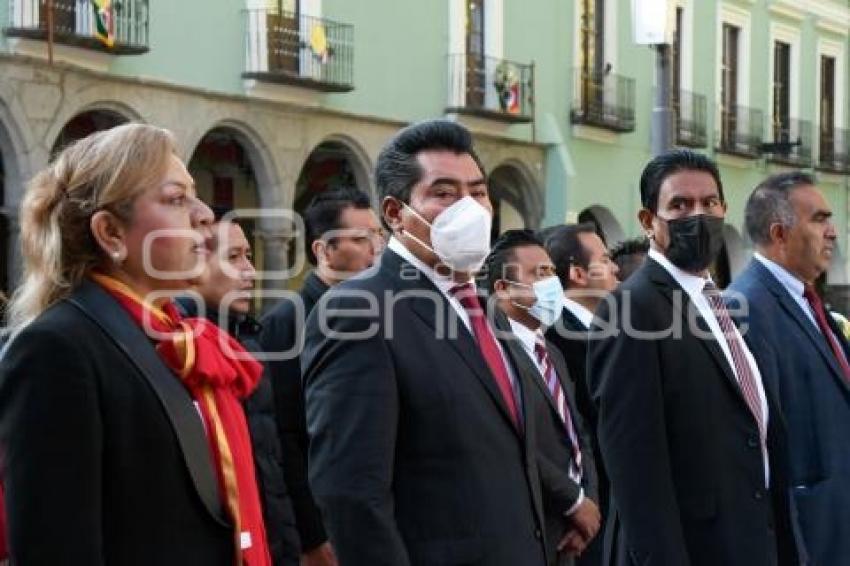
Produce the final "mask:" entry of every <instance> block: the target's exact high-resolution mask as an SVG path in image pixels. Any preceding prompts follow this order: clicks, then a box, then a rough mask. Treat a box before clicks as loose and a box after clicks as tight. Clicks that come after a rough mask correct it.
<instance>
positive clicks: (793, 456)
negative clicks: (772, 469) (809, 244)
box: [730, 260, 850, 566]
mask: <svg viewBox="0 0 850 566" xmlns="http://www.w3.org/2000/svg"><path fill="white" fill-rule="evenodd" d="M730 291H732V292H733V294H732V295H731V298H732V299H733V300H736V297H735V295H734V294H735V293H739V294H740V295H739V297H737V298H741V296H742V297H743V298H745V299H746V301H747V304H748V309H749V311H748V312H749V316H748V317H746V318H744V319H743V323H744V324H747V325H748V330H747V333H746V334H745V336H746V339H747V341H748V342H749V343H751V344H752V348H753V351H754V353H756V354H757V359H758V360H759V366H760V367H761V370H762V374H763V375H764V376H765V378H766V379H769V380H770V382H771V385H772V388H773V390H774V391H777V392H778V395H779V401H780V404H781V406H782V411H783V413H784V414H785V420H786V422H787V424H788V438H789V440H788V444H789V452H790V461H791V485H792V493H793V497H794V502H795V504H796V509H797V512H798V514H799V521H800V527H801V532H802V535H803V539H804V541H805V546H806V550H807V552H808V555H809V559H810V560H811V564H813V565H816V566H827V565H832V564H838V563H843V562H846V561H850V440H848V431H850V385H848V382H847V380H846V379H845V377H844V374H843V373H842V371H841V367H840V366H839V364H838V362H837V360H836V359H835V356H834V354H833V353H832V350H831V349H830V347H829V345H828V344H827V342H826V338H825V337H824V336H823V334H821V332H820V331H819V330H818V328H817V327H816V326H815V324H814V323H813V322H812V321H811V319H810V318H809V317H808V316H807V315H806V314H805V313H804V312H803V311H802V310H801V309H800V306H799V305H798V304H797V303H796V302H795V301H794V299H793V298H792V297H791V295H790V294H789V293H788V291H787V290H786V289H785V287H784V286H783V285H782V283H780V282H779V280H777V279H776V278H775V277H774V276H773V274H772V273H770V271H769V270H768V269H767V268H766V267H764V265H762V264H761V263H760V262H759V261H758V260H753V261H752V262H750V265H749V266H747V268H746V269H745V270H744V271H743V272H742V273H741V275H740V276H739V277H738V279H736V280H735V282H734V283H733V284H732V286H731V288H730ZM827 320H828V321H829V322H830V323H833V324H832V325H833V328H832V330H833V333H834V334H835V336H836V338H837V339H838V340H839V342H840V343H841V345H842V347H843V348H844V352H845V354H846V355H847V356H848V357H850V349H848V347H847V343H846V341H845V340H844V337H843V334H842V333H841V332H840V330H839V329H838V327H837V326H836V325H835V324H834V322H833V321H832V317H830V316H827Z"/></svg>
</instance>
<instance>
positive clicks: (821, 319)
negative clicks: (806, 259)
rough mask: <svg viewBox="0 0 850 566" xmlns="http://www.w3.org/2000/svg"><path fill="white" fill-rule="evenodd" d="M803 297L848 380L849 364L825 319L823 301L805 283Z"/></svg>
mask: <svg viewBox="0 0 850 566" xmlns="http://www.w3.org/2000/svg"><path fill="white" fill-rule="evenodd" d="M803 297H805V298H806V300H807V301H808V302H809V306H810V307H812V311H813V312H814V314H815V320H816V321H817V323H818V328H820V331H821V333H822V334H823V337H824V338H825V339H826V342H827V343H828V344H829V347H830V349H831V350H832V354H833V355H834V356H835V359H836V361H837V362H838V365H840V366H841V371H843V372H844V379H846V380H848V381H850V365H848V364H847V358H846V357H845V356H844V352H843V351H842V350H841V344H839V343H838V339H837V338H836V337H835V334H833V333H832V329H831V328H830V327H829V323H828V322H827V321H826V317H827V314H826V309H825V308H823V301H821V300H820V296H819V295H818V294H817V291H815V290H814V288H813V287H812V286H811V285H806V290H805V291H803Z"/></svg>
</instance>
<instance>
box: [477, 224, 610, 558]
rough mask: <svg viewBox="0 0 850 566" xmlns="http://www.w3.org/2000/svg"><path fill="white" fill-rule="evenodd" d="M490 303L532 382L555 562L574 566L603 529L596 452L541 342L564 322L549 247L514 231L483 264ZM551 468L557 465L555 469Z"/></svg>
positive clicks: (560, 364) (568, 383)
mask: <svg viewBox="0 0 850 566" xmlns="http://www.w3.org/2000/svg"><path fill="white" fill-rule="evenodd" d="M485 267H486V269H485V270H484V271H483V273H484V274H486V281H487V289H488V291H489V293H490V295H491V300H495V302H496V305H497V306H498V307H499V309H500V310H501V311H502V312H504V313H505V314H506V315H507V316H508V320H509V324H510V327H509V328H510V330H511V332H512V333H513V335H514V336H515V337H516V339H515V340H514V341H513V342H512V343H511V344H510V345H509V346H508V347H509V348H510V349H512V350H514V351H515V352H514V355H515V357H516V358H517V359H522V360H523V361H524V362H525V364H526V365H527V366H528V367H529V371H528V373H530V374H531V375H533V382H534V383H533V384H534V387H533V388H530V391H529V395H530V396H531V397H532V398H533V399H534V400H535V411H534V413H535V416H536V418H537V419H538V422H537V427H536V429H537V446H538V450H539V452H540V453H541V458H543V459H545V462H541V464H540V470H541V475H542V476H543V477H544V481H543V508H544V512H545V517H546V543H547V547H548V550H549V562H550V564H553V565H558V566H565V565H567V564H573V559H574V557H575V556H578V555H581V554H582V553H583V552H584V550H585V548H586V547H587V545H588V544H589V543H590V541H591V540H593V538H594V536H595V535H596V533H597V531H598V530H599V526H600V513H599V509H598V507H597V505H596V503H595V500H596V481H595V470H594V463H593V451H592V449H591V446H590V443H589V440H588V437H587V435H586V434H585V430H584V426H583V422H582V419H581V416H580V415H579V412H578V411H577V409H576V404H575V390H574V388H573V383H572V380H570V379H569V376H568V370H567V365H566V363H565V361H564V358H563V356H562V355H561V353H560V352H559V351H558V349H557V348H556V347H555V346H554V345H553V344H551V343H549V342H548V341H547V340H546V339H545V338H544V335H543V332H544V331H545V330H546V328H547V327H549V326H551V325H552V324H553V323H554V322H555V321H556V320H557V319H558V317H560V316H561V311H562V310H563V308H564V307H563V304H564V290H563V288H562V287H561V282H560V280H559V279H558V276H557V274H556V271H555V266H554V265H553V263H552V260H551V259H550V258H549V255H548V254H547V253H546V250H545V249H544V247H543V243H542V242H541V241H540V240H539V239H538V238H537V236H535V234H534V232H533V231H531V230H509V231H507V232H505V233H504V234H502V236H500V237H499V239H498V240H497V241H496V243H495V244H494V245H493V250H492V251H491V252H490V255H489V256H488V257H487V261H486V262H485ZM549 464H551V465H549Z"/></svg>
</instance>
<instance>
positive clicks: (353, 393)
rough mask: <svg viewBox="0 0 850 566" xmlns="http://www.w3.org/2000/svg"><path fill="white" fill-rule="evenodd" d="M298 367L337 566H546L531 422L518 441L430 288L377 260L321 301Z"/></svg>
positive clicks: (387, 260)
mask: <svg viewBox="0 0 850 566" xmlns="http://www.w3.org/2000/svg"><path fill="white" fill-rule="evenodd" d="M338 309H355V310H356V311H357V315H354V314H351V311H347V312H346V311H340V310H338ZM322 326H325V330H324V331H323V330H322ZM355 333H357V334H358V335H355ZM301 361H302V367H303V375H304V385H305V392H306V397H307V426H308V430H309V433H310V485H311V487H312V488H313V495H314V496H315V497H316V501H317V502H318V503H319V506H320V507H321V509H322V514H323V517H324V518H325V526H326V528H327V529H328V532H329V534H330V539H331V542H332V543H333V545H334V547H335V549H336V551H337V554H338V556H339V558H340V563H341V564H344V565H345V566H356V565H364V566H380V565H387V566H405V565H408V564H412V565H419V566H446V565H461V564H463V565H468V566H473V565H477V566H516V565H529V566H531V565H538V566H539V565H542V564H544V561H545V555H544V547H543V541H542V532H541V530H540V529H541V525H542V524H543V520H542V510H541V504H540V501H541V496H540V488H539V485H538V479H537V474H538V471H537V465H536V461H535V459H536V454H535V451H534V446H533V440H534V438H535V436H534V435H535V432H534V425H535V422H534V419H533V418H525V419H524V429H523V430H524V433H520V432H519V431H517V429H516V428H515V427H514V425H513V424H512V421H511V419H510V417H509V413H508V411H507V407H506V406H505V404H504V401H503V400H502V397H501V395H500V393H499V390H498V388H497V385H496V382H495V380H494V378H493V377H492V375H491V373H490V371H489V368H488V367H487V365H486V363H485V361H484V359H483V357H482V356H481V355H480V353H479V350H478V347H477V345H476V343H475V341H474V339H473V337H472V335H471V334H470V333H469V332H468V331H467V329H466V327H465V326H464V324H463V322H461V321H460V319H459V317H457V315H456V314H455V311H454V309H453V308H452V306H451V305H450V304H449V302H448V301H447V300H446V299H445V297H444V296H443V295H442V293H441V292H440V291H439V290H438V289H437V288H436V287H435V286H434V285H433V284H432V283H431V282H430V280H428V278H427V277H426V276H424V275H423V274H422V273H420V272H419V271H418V270H417V269H416V268H414V267H413V266H412V265H410V264H409V263H407V262H406V261H403V260H402V259H401V258H400V257H399V256H398V255H397V254H396V253H394V252H393V251H391V250H387V251H385V252H384V253H383V255H382V257H381V262H380V265H378V266H375V267H373V268H372V269H370V270H368V271H367V272H364V273H363V274H361V275H360V276H358V277H356V278H354V279H352V280H349V281H347V282H345V283H342V284H340V285H339V286H337V287H335V288H334V289H332V290H331V291H330V292H328V294H327V295H326V296H325V297H323V298H322V301H320V302H319V304H318V305H317V306H316V308H315V309H314V310H313V313H312V314H311V315H310V318H309V319H308V321H307V336H306V345H305V349H304V353H303V355H302V358H301ZM518 377H519V384H518V385H519V388H520V390H521V398H522V404H521V410H522V411H523V414H524V415H526V417H527V416H528V415H529V414H530V413H529V410H530V408H529V406H528V402H529V400H528V396H527V395H526V393H525V392H526V391H527V389H526V388H527V387H528V385H527V384H526V383H525V381H524V377H523V375H522V374H521V373H520V374H519V376H518Z"/></svg>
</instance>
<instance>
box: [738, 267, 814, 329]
mask: <svg viewBox="0 0 850 566" xmlns="http://www.w3.org/2000/svg"><path fill="white" fill-rule="evenodd" d="M753 257H754V258H755V259H756V260H757V261H758V262H759V263H761V264H762V265H763V266H765V268H767V270H768V271H770V273H771V275H773V276H774V277H776V279H777V280H778V281H779V282H780V283H781V284H782V286H783V287H785V290H786V291H788V294H789V295H791V298H792V299H794V302H795V303H797V306H799V307H800V309H801V310H802V311H803V312H804V313H806V316H807V317H808V318H809V320H810V321H812V324H814V325H815V328H817V330H818V332H820V326H818V322H817V320H816V319H815V313H813V312H812V307H811V305H809V301H807V300H806V297H804V296H803V293H804V292H805V291H806V286H805V284H803V282H802V281H800V280H799V279H797V278H796V277H795V276H794V275H792V274H791V272H790V271H788V270H787V269H785V268H784V267H782V266H781V265H779V264H778V263H776V262H775V261H772V260H769V259H767V258H766V257H764V256H763V255H761V254H760V253H758V252H755V253H753Z"/></svg>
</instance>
